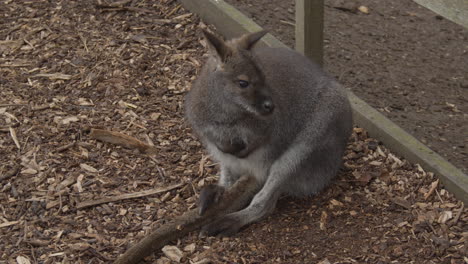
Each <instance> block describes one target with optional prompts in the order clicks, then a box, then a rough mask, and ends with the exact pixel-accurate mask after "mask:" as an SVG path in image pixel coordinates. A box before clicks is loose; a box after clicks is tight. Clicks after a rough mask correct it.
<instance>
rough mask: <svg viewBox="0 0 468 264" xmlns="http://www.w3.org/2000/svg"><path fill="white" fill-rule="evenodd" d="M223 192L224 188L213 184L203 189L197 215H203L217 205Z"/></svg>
mask: <svg viewBox="0 0 468 264" xmlns="http://www.w3.org/2000/svg"><path fill="white" fill-rule="evenodd" d="M224 190H225V189H224V187H222V186H219V185H215V184H210V185H208V186H205V187H203V189H202V190H201V192H200V198H199V200H198V208H199V209H198V210H199V211H198V213H199V214H200V215H203V214H204V213H205V212H206V210H207V209H208V208H210V207H211V206H212V205H213V204H216V203H218V202H219V200H220V199H221V197H222V196H223V193H224Z"/></svg>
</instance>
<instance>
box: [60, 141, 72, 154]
mask: <svg viewBox="0 0 468 264" xmlns="http://www.w3.org/2000/svg"><path fill="white" fill-rule="evenodd" d="M75 144H76V142H72V143H70V144H67V145H65V146H61V147H59V148H57V150H56V152H62V151H65V150H67V149H69V148H72V147H74V146H75Z"/></svg>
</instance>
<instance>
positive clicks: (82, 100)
mask: <svg viewBox="0 0 468 264" xmlns="http://www.w3.org/2000/svg"><path fill="white" fill-rule="evenodd" d="M77 104H78V105H82V106H94V103H93V101H91V100H88V99H86V98H82V97H80V98H78V100H77Z"/></svg>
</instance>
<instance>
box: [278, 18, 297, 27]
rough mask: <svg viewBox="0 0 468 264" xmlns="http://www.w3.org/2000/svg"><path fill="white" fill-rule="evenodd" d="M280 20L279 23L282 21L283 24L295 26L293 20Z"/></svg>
mask: <svg viewBox="0 0 468 264" xmlns="http://www.w3.org/2000/svg"><path fill="white" fill-rule="evenodd" d="M280 22H281V23H283V24H286V25H290V26H293V27H295V26H296V24H295V23H293V22H290V21H286V20H280Z"/></svg>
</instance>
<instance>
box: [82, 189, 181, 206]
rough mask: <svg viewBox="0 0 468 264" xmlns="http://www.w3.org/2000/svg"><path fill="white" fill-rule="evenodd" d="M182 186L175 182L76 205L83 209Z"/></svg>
mask: <svg viewBox="0 0 468 264" xmlns="http://www.w3.org/2000/svg"><path fill="white" fill-rule="evenodd" d="M180 186H182V184H181V183H179V184H175V185H170V186H168V187H163V188H156V189H152V190H146V191H141V192H135V193H126V194H122V195H117V196H112V197H105V198H102V199H98V200H89V201H84V202H81V203H78V204H77V205H76V208H77V209H83V208H86V207H90V206H93V205H98V204H103V203H110V202H116V201H120V200H126V199H132V198H139V197H144V196H149V195H153V194H157V193H162V192H167V191H170V190H174V189H176V188H179V187H180Z"/></svg>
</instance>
